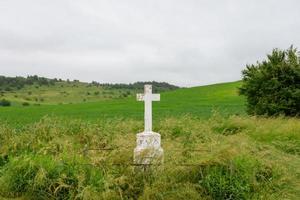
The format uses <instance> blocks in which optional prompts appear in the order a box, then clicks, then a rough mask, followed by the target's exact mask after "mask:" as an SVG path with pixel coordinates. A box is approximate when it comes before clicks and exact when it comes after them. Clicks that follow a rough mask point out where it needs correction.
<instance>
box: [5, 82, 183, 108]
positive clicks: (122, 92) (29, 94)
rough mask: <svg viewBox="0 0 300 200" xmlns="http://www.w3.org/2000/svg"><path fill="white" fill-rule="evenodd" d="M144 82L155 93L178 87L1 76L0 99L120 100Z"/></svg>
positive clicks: (29, 101) (37, 102)
mask: <svg viewBox="0 0 300 200" xmlns="http://www.w3.org/2000/svg"><path fill="white" fill-rule="evenodd" d="M144 84H152V85H153V88H154V90H155V91H157V92H165V91H171V90H175V89H178V88H179V87H178V86H175V85H171V84H168V83H165V82H155V81H152V82H136V83H132V84H108V83H98V82H95V81H93V82H92V83H85V82H79V81H78V80H74V81H70V80H67V81H64V80H61V79H48V78H44V77H38V76H28V77H26V78H24V77H5V76H0V100H1V99H5V100H8V101H10V102H12V105H13V106H21V105H27V106H28V105H40V104H48V105H53V104H69V103H83V102H95V101H102V100H110V99H122V98H126V97H128V96H133V95H134V94H135V93H136V92H138V91H142V89H143V85H144Z"/></svg>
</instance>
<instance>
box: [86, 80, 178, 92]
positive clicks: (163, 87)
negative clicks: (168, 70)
mask: <svg viewBox="0 0 300 200" xmlns="http://www.w3.org/2000/svg"><path fill="white" fill-rule="evenodd" d="M146 84H150V85H152V86H153V92H165V91H171V90H176V89H179V87H178V86H175V85H171V84H169V83H166V82H156V81H147V82H135V83H130V84H124V83H115V84H112V83H98V82H96V81H93V82H92V83H91V85H96V86H103V87H106V88H110V89H123V90H124V89H128V90H135V91H143V90H144V85H146Z"/></svg>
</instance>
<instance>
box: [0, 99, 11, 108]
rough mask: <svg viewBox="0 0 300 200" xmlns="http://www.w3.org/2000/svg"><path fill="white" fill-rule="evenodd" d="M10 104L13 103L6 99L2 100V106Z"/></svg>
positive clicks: (0, 103)
mask: <svg viewBox="0 0 300 200" xmlns="http://www.w3.org/2000/svg"><path fill="white" fill-rule="evenodd" d="M10 105H11V103H10V101H8V100H6V99H2V100H0V106H4V107H7V106H10Z"/></svg>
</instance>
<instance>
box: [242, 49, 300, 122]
mask: <svg viewBox="0 0 300 200" xmlns="http://www.w3.org/2000/svg"><path fill="white" fill-rule="evenodd" d="M267 57H268V58H267V60H265V61H263V62H258V63H257V64H256V65H247V69H245V70H244V71H243V72H242V74H243V84H242V86H241V88H240V94H242V95H245V96H246V98H247V107H248V113H249V114H257V115H269V116H270V115H279V114H283V115H287V116H298V115H299V114H300V57H299V55H298V54H297V50H296V49H295V48H293V47H291V48H289V49H288V50H285V51H282V50H279V49H274V50H273V52H272V54H271V55H268V56H267Z"/></svg>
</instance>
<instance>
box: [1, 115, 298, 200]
mask: <svg viewBox="0 0 300 200" xmlns="http://www.w3.org/2000/svg"><path fill="white" fill-rule="evenodd" d="M142 130H143V123H142V121H141V120H132V119H122V120H120V119H118V120H104V121H103V120H100V121H98V122H97V123H90V122H86V120H60V119H56V118H44V119H43V120H42V121H40V122H39V123H35V124H32V125H28V126H25V127H23V128H22V129H14V128H11V127H9V126H6V125H4V124H0V132H1V134H0V198H1V197H3V198H9V199H15V198H17V199H18V200H21V199H22V200H31V199H53V200H54V199H83V200H93V199H95V200H98V199H104V200H107V199H108V200H111V199H116V200H117V199H140V200H149V199H151V200H162V199H166V200H169V199H170V200H171V199H178V200H180V199H182V200H185V199H191V200H194V199H200V200H201V199H202V200H203V199H204V200H213V199H215V200H220V199H232V200H244V199H264V200H282V199H289V200H298V199H299V197H300V184H299V183H300V168H299V166H300V157H299V155H300V143H299V141H300V134H299V133H300V123H299V119H293V118H290V119H289V118H277V119H265V118H255V117H238V116H233V117H229V118H223V117H222V116H218V115H214V116H213V117H212V118H210V119H209V120H203V119H195V118H191V117H187V116H185V117H180V116H176V117H171V118H164V119H161V120H160V121H159V122H157V123H156V125H155V130H156V131H158V132H159V133H161V135H162V146H163V148H164V155H165V157H164V165H162V166H152V167H151V168H149V169H148V170H147V171H146V172H143V171H141V170H138V167H136V166H134V165H132V155H133V149H134V147H135V142H136V140H135V134H136V133H138V132H140V131H142Z"/></svg>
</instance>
